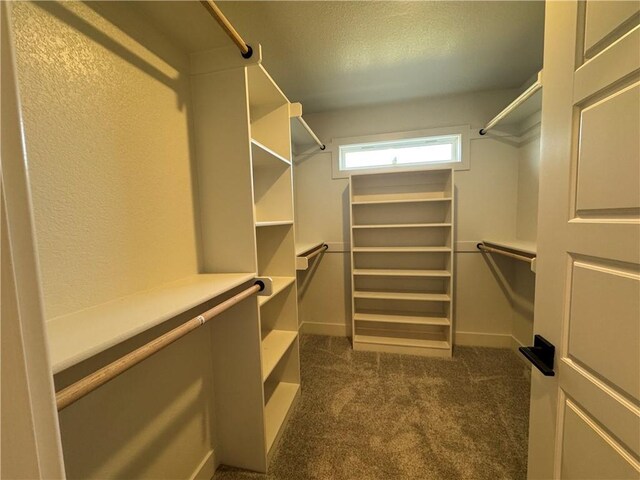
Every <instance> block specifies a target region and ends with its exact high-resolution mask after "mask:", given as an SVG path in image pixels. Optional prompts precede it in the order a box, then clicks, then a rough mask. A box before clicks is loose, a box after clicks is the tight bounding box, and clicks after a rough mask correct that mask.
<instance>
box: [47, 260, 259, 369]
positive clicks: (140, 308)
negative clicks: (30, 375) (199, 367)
mask: <svg viewBox="0 0 640 480" xmlns="http://www.w3.org/2000/svg"><path fill="white" fill-rule="evenodd" d="M254 277H255V274H253V273H238V274H234V273H216V274H213V273H212V274H201V275H191V276H189V277H186V278H183V279H180V280H177V281H175V282H171V283H167V284H164V285H161V286H159V287H156V288H153V289H150V290H145V291H142V292H138V293H134V294H132V295H128V296H126V297H121V298H118V299H116V300H112V301H110V302H107V303H102V304H100V305H96V306H93V307H90V308H86V309H84V310H80V311H78V312H73V313H70V314H68V315H63V316H60V317H55V318H52V319H50V320H49V321H47V335H48V338H49V354H50V357H51V364H52V368H53V373H58V372H60V371H62V370H65V369H66V368H69V367H71V366H73V365H75V364H77V363H80V362H81V361H83V360H86V359H87V358H90V357H92V356H94V355H96V354H98V353H100V352H103V351H105V350H107V349H109V348H111V347H113V346H115V345H117V344H119V343H121V342H123V341H125V340H128V339H130V338H132V337H134V336H136V335H138V334H139V333H142V332H144V331H146V330H149V329H150V328H153V327H155V326H157V325H159V324H161V323H162V322H164V321H166V320H169V319H171V318H174V317H176V316H177V315H179V314H181V313H183V312H186V311H187V310H189V309H191V308H193V307H196V306H198V305H200V304H202V303H204V302H207V301H209V300H211V299H213V298H215V297H217V296H219V295H222V294H224V293H226V292H228V291H229V290H231V289H233V288H235V287H237V286H239V285H242V284H243V283H245V282H248V281H250V280H251V279H253V278H254Z"/></svg>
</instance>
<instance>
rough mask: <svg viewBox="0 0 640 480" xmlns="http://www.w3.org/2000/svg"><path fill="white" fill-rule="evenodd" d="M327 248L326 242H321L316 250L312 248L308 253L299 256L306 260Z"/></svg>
mask: <svg viewBox="0 0 640 480" xmlns="http://www.w3.org/2000/svg"><path fill="white" fill-rule="evenodd" d="M328 249H329V245H327V244H326V243H323V244H322V245H320V248H318V249H317V250H314V251H313V252H311V253H310V254H309V255H305V256H304V257H301V258H306V259H307V260H311V259H312V258H313V257H315V256H317V255H320V254H321V253H322V252H324V251H326V250H328Z"/></svg>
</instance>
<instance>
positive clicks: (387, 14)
mask: <svg viewBox="0 0 640 480" xmlns="http://www.w3.org/2000/svg"><path fill="white" fill-rule="evenodd" d="M153 3H154V4H156V5H157V6H156V7H154V9H156V14H157V13H158V10H157V9H158V3H159V4H162V2H158V3H156V2H153ZM177 3H180V2H177ZM185 3H186V2H185ZM185 3H183V4H182V7H181V8H182V9H183V10H184V11H185V12H186V13H188V15H185V16H184V17H183V18H182V20H184V22H183V23H184V24H185V25H184V27H181V29H180V30H181V31H182V32H183V33H184V35H183V38H180V39H177V40H179V41H180V42H181V43H182V44H183V46H184V48H185V49H187V50H189V51H194V50H202V49H205V48H206V47H207V46H208V45H209V48H210V47H211V46H214V45H215V44H217V43H218V42H219V39H220V33H221V32H220V30H219V29H217V28H215V23H214V25H213V26H211V25H210V29H211V30H210V31H209V32H207V29H206V24H204V23H203V20H206V13H205V12H204V9H203V7H201V6H200V5H199V3H197V2H188V3H189V4H190V5H185ZM170 4H173V5H174V6H172V7H170ZM218 5H219V6H220V8H221V9H222V10H223V12H224V13H225V15H227V17H228V18H229V20H230V21H231V23H232V24H233V25H234V26H235V27H236V29H237V30H238V31H239V32H240V34H241V35H242V36H243V37H244V38H245V39H247V41H250V42H251V41H253V42H259V43H261V44H262V46H263V59H264V62H263V64H264V65H265V67H266V68H267V70H268V71H269V73H270V74H271V75H272V77H274V79H275V80H276V82H277V83H278V84H279V85H280V86H281V88H282V89H283V91H284V92H285V93H286V94H287V96H288V97H289V99H290V100H292V101H300V102H302V103H303V105H304V111H305V112H317V111H325V110H333V109H338V108H342V107H347V106H356V105H358V106H359V105H370V104H374V103H383V102H390V101H400V100H408V99H411V98H418V97H426V96H435V95H446V94H453V93H460V92H470V91H480V90H488V89H498V88H514V87H519V86H520V85H522V83H523V82H525V81H526V80H527V79H528V78H529V77H531V76H532V75H533V74H534V73H536V72H537V71H538V70H539V69H540V68H541V65H542V42H543V23H544V2H537V1H533V2H529V1H514V2H484V1H477V2H475V1H473V2H472V1H467V2H441V1H437V2H430V1H414V2H403V1H391V2H378V1H348V2H344V1H338V2H334V1H294V2H289V1H258V2H252V1H220V2H218ZM159 6H160V7H161V8H162V5H159ZM166 9H167V15H166V16H165V20H170V19H172V21H173V22H176V21H179V20H180V18H177V17H182V16H176V15H175V12H176V10H175V3H174V2H167V4H166ZM159 13H162V12H159ZM208 20H209V22H210V24H211V19H210V18H209V19H208ZM201 27H202V28H201ZM174 28H175V25H174ZM198 32H199V33H198ZM203 47H204V48H203Z"/></svg>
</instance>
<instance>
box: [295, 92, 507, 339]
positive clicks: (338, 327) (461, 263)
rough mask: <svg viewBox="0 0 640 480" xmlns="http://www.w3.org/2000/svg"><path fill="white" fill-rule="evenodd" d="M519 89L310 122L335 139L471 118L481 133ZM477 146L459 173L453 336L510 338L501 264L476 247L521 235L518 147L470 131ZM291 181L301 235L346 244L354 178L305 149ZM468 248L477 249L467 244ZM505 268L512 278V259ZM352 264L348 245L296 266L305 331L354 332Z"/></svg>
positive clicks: (321, 133) (358, 111)
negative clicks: (308, 265) (300, 268)
mask: <svg viewBox="0 0 640 480" xmlns="http://www.w3.org/2000/svg"><path fill="white" fill-rule="evenodd" d="M515 96H516V92H515V91H496V92H479V93H474V94H465V95H458V96H447V97H440V98H432V99H425V100H422V101H414V102H405V103H398V104H391V105H383V106H377V107H367V108H357V109H345V110H338V111H334V112H326V113H319V114H312V115H308V116H306V120H307V121H308V123H309V124H310V125H311V127H312V128H313V129H314V131H315V132H316V133H317V134H318V136H319V137H320V138H321V139H322V140H323V141H325V142H327V143H329V142H330V141H331V139H332V138H340V137H351V136H359V135H372V134H379V133H380V134H381V133H389V132H397V131H408V130H419V129H428V128H435V127H445V126H454V125H465V124H467V125H471V126H472V127H473V130H472V131H477V129H479V128H480V127H481V126H483V125H484V124H485V122H486V121H487V120H488V119H490V118H492V117H493V115H495V114H496V113H497V112H498V111H500V110H501V109H502V108H503V107H504V106H505V105H506V104H508V103H509V102H510V101H511V100H512V99H513V98H514V97H515ZM470 148H471V159H470V162H471V169H470V170H468V171H457V172H456V182H455V183H456V201H457V219H456V228H457V234H456V237H457V238H456V240H457V245H458V247H459V248H458V249H457V250H458V251H457V252H456V253H455V261H456V265H457V266H456V290H455V295H456V299H455V311H456V313H455V331H456V341H457V342H458V344H464V343H473V344H487V345H502V346H507V345H509V344H510V342H511V334H512V307H511V302H510V299H509V295H508V294H507V292H506V291H505V289H504V286H502V285H501V284H500V283H499V282H498V281H496V277H495V275H496V274H495V272H494V270H495V266H494V265H492V263H491V262H489V261H487V260H485V258H484V257H483V256H482V255H481V254H480V253H478V252H477V251H474V248H473V246H474V245H475V243H477V242H478V241H480V240H482V239H483V238H488V237H493V238H515V235H516V229H517V224H518V221H517V210H518V198H517V197H518V182H519V180H518V168H519V150H518V148H517V147H516V146H513V145H510V144H508V143H506V142H502V141H498V140H496V139H492V138H478V139H472V140H471V146H470ZM294 179H295V201H296V204H295V205H296V219H297V225H296V227H297V240H298V241H299V242H312V241H324V242H329V243H336V244H346V243H348V241H349V240H348V239H349V229H348V228H349V218H348V212H349V210H348V181H347V180H344V179H338V180H334V179H332V177H331V154H330V153H324V152H322V153H317V154H314V155H311V156H298V158H297V162H296V164H295V168H294ZM464 242H468V243H464ZM467 249H469V250H471V251H469V252H467V251H461V250H467ZM500 263H501V264H502V262H500ZM503 268H504V269H505V272H506V273H505V275H506V276H507V277H508V279H509V281H510V279H511V276H512V269H513V266H512V265H511V263H507V264H504V265H503ZM349 271H350V259H349V254H348V253H327V254H326V255H324V257H322V258H321V260H320V261H319V262H318V265H317V267H316V269H315V270H313V269H311V270H310V271H308V272H302V273H299V278H298V281H299V285H304V288H301V292H300V294H301V301H300V318H301V321H303V322H305V327H304V328H305V331H307V332H316V333H322V332H324V333H332V334H343V335H345V334H350V328H351V327H350V324H351V320H350V311H351V307H350V273H349ZM309 277H311V278H309Z"/></svg>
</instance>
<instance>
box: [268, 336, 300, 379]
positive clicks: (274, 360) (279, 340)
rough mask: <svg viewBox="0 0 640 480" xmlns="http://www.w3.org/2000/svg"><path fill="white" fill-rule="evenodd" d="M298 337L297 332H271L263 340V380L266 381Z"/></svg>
mask: <svg viewBox="0 0 640 480" xmlns="http://www.w3.org/2000/svg"><path fill="white" fill-rule="evenodd" d="M297 336H298V332H297V331H288V330H271V331H270V332H269V333H268V334H267V335H266V336H265V337H264V338H263V339H262V380H263V381H264V380H266V379H267V378H268V377H269V375H271V372H273V369H274V368H276V365H278V362H280V360H282V357H283V356H284V354H285V353H286V352H287V350H288V349H289V347H290V346H291V344H292V343H293V342H294V341H295V339H296V337H297Z"/></svg>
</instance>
